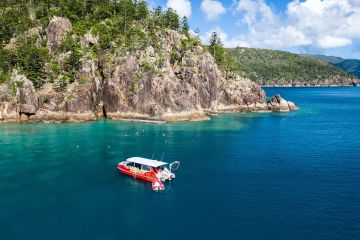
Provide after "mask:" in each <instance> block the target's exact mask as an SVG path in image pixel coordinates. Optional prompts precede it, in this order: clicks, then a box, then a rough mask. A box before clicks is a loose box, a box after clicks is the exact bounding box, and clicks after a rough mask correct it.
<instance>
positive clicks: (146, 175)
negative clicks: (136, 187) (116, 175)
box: [117, 164, 159, 182]
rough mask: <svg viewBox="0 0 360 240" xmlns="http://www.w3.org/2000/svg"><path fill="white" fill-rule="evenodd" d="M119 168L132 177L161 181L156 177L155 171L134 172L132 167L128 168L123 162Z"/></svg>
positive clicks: (148, 180)
mask: <svg viewBox="0 0 360 240" xmlns="http://www.w3.org/2000/svg"><path fill="white" fill-rule="evenodd" d="M117 168H118V170H119V171H120V172H121V173H123V174H125V175H128V176H130V177H133V178H136V179H141V180H143V181H147V182H154V181H159V179H158V178H157V177H156V174H155V172H153V171H151V172H145V173H143V172H134V171H132V170H131V169H130V168H127V167H125V166H124V165H121V164H119V165H118V167H117Z"/></svg>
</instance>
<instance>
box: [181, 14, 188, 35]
mask: <svg viewBox="0 0 360 240" xmlns="http://www.w3.org/2000/svg"><path fill="white" fill-rule="evenodd" d="M189 29H190V27H189V21H188V18H187V17H186V16H184V17H183V18H182V19H181V32H182V33H184V34H185V35H186V36H189Z"/></svg>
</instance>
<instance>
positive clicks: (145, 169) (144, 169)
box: [141, 165, 151, 172]
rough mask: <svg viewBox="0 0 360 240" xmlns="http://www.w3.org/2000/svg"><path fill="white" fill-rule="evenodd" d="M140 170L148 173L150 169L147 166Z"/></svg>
mask: <svg viewBox="0 0 360 240" xmlns="http://www.w3.org/2000/svg"><path fill="white" fill-rule="evenodd" d="M141 170H143V171H147V172H149V171H151V168H150V167H149V166H146V165H142V167H141Z"/></svg>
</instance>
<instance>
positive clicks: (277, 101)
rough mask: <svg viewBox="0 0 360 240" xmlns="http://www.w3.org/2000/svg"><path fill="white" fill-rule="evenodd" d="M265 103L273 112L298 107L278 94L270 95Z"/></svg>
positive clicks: (287, 110)
mask: <svg viewBox="0 0 360 240" xmlns="http://www.w3.org/2000/svg"><path fill="white" fill-rule="evenodd" d="M267 104H268V107H269V109H270V110H271V111H274V112H289V111H294V110H298V109H299V108H298V107H297V106H295V104H294V103H293V102H290V101H286V100H285V99H283V98H282V97H281V96H280V94H276V95H275V96H272V97H271V98H270V100H269V101H268V102H267Z"/></svg>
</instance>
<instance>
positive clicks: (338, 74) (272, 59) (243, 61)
mask: <svg viewBox="0 0 360 240" xmlns="http://www.w3.org/2000/svg"><path fill="white" fill-rule="evenodd" d="M227 52H229V53H230V54H231V55H232V56H233V58H234V61H235V63H236V70H237V71H238V72H239V73H240V74H241V75H242V76H244V77H248V78H250V79H251V80H253V81H256V82H259V83H261V84H264V85H288V84H293V85H296V84H299V85H304V84H305V85H306V84H311V85H317V84H319V85H322V84H329V85H331V84H347V83H345V82H346V81H348V80H349V79H354V76H353V75H351V74H349V73H345V72H344V71H343V70H341V69H339V68H337V67H334V66H332V65H330V64H327V63H324V62H322V61H319V60H316V59H313V58H309V57H305V56H301V55H297V54H292V53H289V52H283V51H275V50H266V49H253V48H234V49H227ZM350 81H351V80H350Z"/></svg>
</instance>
